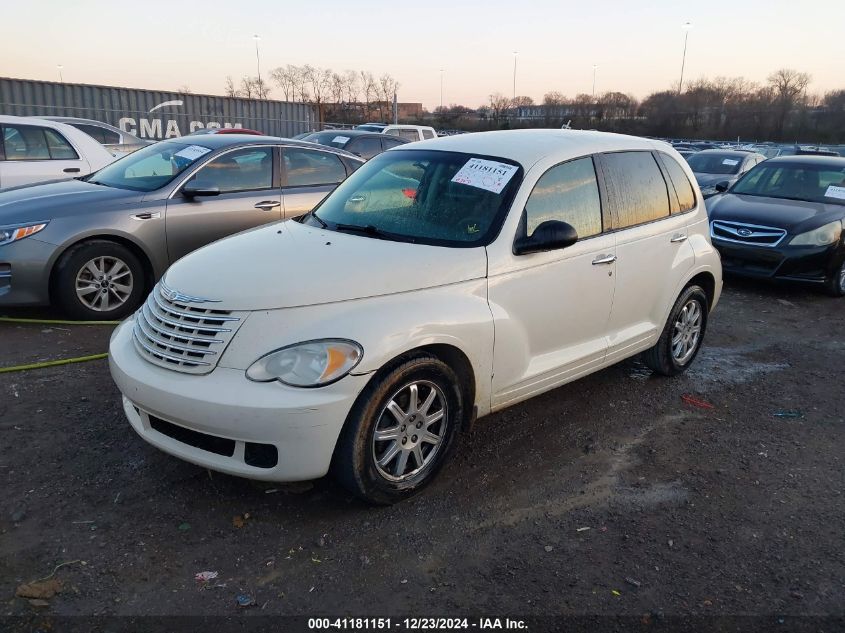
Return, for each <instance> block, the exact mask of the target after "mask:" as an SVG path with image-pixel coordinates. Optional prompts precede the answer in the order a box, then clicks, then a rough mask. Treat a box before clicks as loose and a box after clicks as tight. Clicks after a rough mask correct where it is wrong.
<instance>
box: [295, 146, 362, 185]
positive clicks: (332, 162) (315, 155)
mask: <svg viewBox="0 0 845 633" xmlns="http://www.w3.org/2000/svg"><path fill="white" fill-rule="evenodd" d="M282 152H283V155H284V159H285V174H286V178H287V180H286V183H285V184H286V185H287V186H288V187H307V186H311V185H336V184H337V183H339V182H343V180H345V179H346V169H344V167H343V163H341V162H340V159H339V158H338V157H337V156H335V155H334V154H329V153H328V152H315V151H313V150H308V149H295V148H292V147H286V148H285V149H284V150H282Z"/></svg>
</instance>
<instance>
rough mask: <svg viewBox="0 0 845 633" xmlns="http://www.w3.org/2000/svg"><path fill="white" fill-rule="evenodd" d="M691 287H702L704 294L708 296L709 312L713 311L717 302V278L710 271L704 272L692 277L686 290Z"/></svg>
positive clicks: (685, 285)
mask: <svg viewBox="0 0 845 633" xmlns="http://www.w3.org/2000/svg"><path fill="white" fill-rule="evenodd" d="M691 285H697V286H701V287H702V288H703V289H704V294H706V295H707V310H708V311H710V310H712V309H713V303H714V301H715V300H716V277H714V276H713V273H711V272H710V271H708V270H705V271H702V272H700V273H698V274H696V275H695V276H694V277H692V278H691V279H690V280H689V281H688V282H687V283H686V284H684V288H686V287H687V286H691Z"/></svg>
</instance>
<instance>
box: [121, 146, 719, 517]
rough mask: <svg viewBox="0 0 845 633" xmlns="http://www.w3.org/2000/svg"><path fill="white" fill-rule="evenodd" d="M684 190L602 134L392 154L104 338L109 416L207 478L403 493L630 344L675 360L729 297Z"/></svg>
mask: <svg viewBox="0 0 845 633" xmlns="http://www.w3.org/2000/svg"><path fill="white" fill-rule="evenodd" d="M315 169H319V166H316V167H315ZM314 180H315V181H317V180H319V178H318V177H317V176H315V179H314ZM694 183H695V178H694V177H693V175H692V173H691V172H690V170H689V168H688V167H687V165H686V162H685V161H684V160H683V159H681V158H680V156H679V155H678V154H677V153H676V152H675V151H674V150H673V149H672V148H671V147H670V146H669V145H666V144H664V143H661V142H657V141H650V140H647V139H641V138H635V137H628V136H620V135H614V134H604V133H599V132H578V131H569V130H525V131H503V132H485V133H480V134H466V135H461V136H453V137H449V138H443V139H435V140H431V141H423V142H420V143H414V144H411V145H405V146H401V147H398V148H396V149H392V150H390V151H387V152H385V153H383V154H381V155H379V156H377V157H376V158H374V159H373V160H371V161H370V162H368V163H366V164H365V165H364V166H362V167H361V168H360V169H359V170H358V171H357V172H355V174H353V175H352V176H351V177H350V178H349V179H348V180H346V181H345V182H344V183H343V184H341V185H340V186H339V187H338V188H337V189H336V190H335V191H334V192H333V193H332V194H331V195H329V196H328V198H326V199H325V200H324V201H323V202H322V203H321V204H320V205H319V206H318V207H317V208H316V209H315V210H314V211H312V212H311V213H309V214H307V215H305V216H303V217H301V218H298V219H296V220H292V221H288V222H283V223H279V224H274V225H270V226H265V227H263V228H259V229H255V230H252V231H249V232H246V233H241V234H239V235H236V236H234V237H230V238H227V239H224V240H221V241H219V242H216V243H214V244H211V245H209V246H206V247H204V248H201V249H200V250H198V251H195V252H194V253H192V254H190V255H188V256H187V257H185V258H184V259H181V260H180V261H178V262H177V263H176V264H174V265H173V266H172V267H171V268H170V269H169V270H168V271H167V273H166V275H165V277H164V279H163V280H162V281H161V283H159V284H158V285H157V286H156V288H155V289H154V290H153V292H152V293H151V294H150V296H149V298H148V299H147V301H146V303H145V304H144V305H143V307H142V308H141V309H140V310H138V312H137V313H136V314H135V315H134V316H133V317H132V318H130V319H129V320H127V321H126V322H124V323H123V324H122V325H121V326H120V327H119V328H118V329H117V330H116V331H115V333H114V334H113V336H112V340H111V349H110V352H111V353H110V366H111V372H112V376H113V377H114V380H115V382H116V383H117V385H118V387H119V388H120V391H121V392H122V393H123V404H124V409H125V411H126V415H127V416H128V418H129V421H130V423H131V424H132V427H133V428H134V429H135V430H136V431H137V432H138V433H139V434H140V435H141V436H142V437H143V438H144V439H145V440H147V441H148V442H149V443H151V444H153V445H154V446H157V447H158V448H160V449H161V450H163V451H166V452H168V453H171V454H173V455H175V456H177V457H180V458H182V459H185V460H187V461H190V462H193V463H195V464H199V465H201V466H204V467H207V468H211V469H215V470H219V471H222V472H225V473H230V474H233V475H239V476H242V477H249V478H253V479H263V480H271V481H295V480H304V479H313V478H316V477H321V476H322V475H325V474H326V473H327V472H328V471H329V470H331V471H333V473H334V474H335V475H336V476H337V477H338V478H339V480H340V481H341V482H342V483H343V484H344V485H345V486H346V487H348V488H349V489H350V490H351V491H352V492H354V493H355V494H357V495H359V496H360V497H362V498H364V499H366V500H368V501H371V502H374V503H392V502H395V501H398V500H400V499H403V498H405V497H407V496H409V495H411V494H413V493H414V492H416V491H417V490H419V489H420V488H421V487H423V486H424V485H425V484H427V483H428V482H430V481H431V480H432V478H433V477H434V476H435V474H436V473H437V471H438V470H439V469H440V468H441V467H442V466H443V464H444V462H445V461H446V460H447V458H448V457H449V454H450V453H451V452H452V450H454V448H455V445H456V444H457V442H458V439H459V437H460V434H461V429H462V428H465V427H466V426H468V424H469V423H470V422H471V421H472V420H474V419H475V418H478V417H481V416H484V415H487V414H489V413H491V412H494V411H498V410H500V409H503V408H505V407H508V406H510V405H512V404H516V403H517V402H520V401H522V400H525V399H527V398H530V397H531V396H534V395H537V394H540V393H543V392H545V391H548V390H550V389H554V388H555V387H559V386H560V385H563V384H564V383H567V382H570V381H572V380H575V379H577V378H580V377H581V376H585V375H587V374H590V373H592V372H595V371H598V370H599V369H601V368H603V367H607V366H608V365H611V364H613V363H616V362H618V361H620V360H622V359H624V358H628V357H630V356H633V355H635V354H639V353H642V354H643V357H644V360H645V362H646V363H647V364H648V365H649V367H651V368H652V370H654V371H655V372H657V373H659V374H664V375H669V376H671V375H674V374H678V373H680V372H682V371H684V370H685V369H686V368H687V367H689V366H690V364H691V363H692V362H693V359H694V358H695V356H696V353H697V352H698V350H699V348H700V346H701V343H702V339H703V337H704V333H705V330H706V328H707V319H708V315H709V313H710V311H711V310H712V309H713V307H714V306H715V305H716V303H717V301H718V300H719V295H720V293H721V288H722V274H721V264H720V261H719V256H718V254H717V252H716V251H715V250H714V248H713V246H712V245H711V243H710V238H709V234H708V223H707V214H706V211H705V209H704V204H703V202H702V197H701V194H700V192H699V189H698V187H697V186H696V185H695V184H694Z"/></svg>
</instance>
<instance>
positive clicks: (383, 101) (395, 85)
mask: <svg viewBox="0 0 845 633" xmlns="http://www.w3.org/2000/svg"><path fill="white" fill-rule="evenodd" d="M376 91H377V94H378V101H379V114H380V115H381V120H383V121H387V120H389V119H391V118H392V116H391V111H392V107H393V106H392V104H393V95H395V94H396V93H397V92H398V91H399V82H398V81H396V80H395V79H394V78H393V77H392V76H390V75H389V74H387V73H385V74H383V75H382V76H381V77H379V78H378V85H377V86H376ZM385 111H386V112H387V116H385Z"/></svg>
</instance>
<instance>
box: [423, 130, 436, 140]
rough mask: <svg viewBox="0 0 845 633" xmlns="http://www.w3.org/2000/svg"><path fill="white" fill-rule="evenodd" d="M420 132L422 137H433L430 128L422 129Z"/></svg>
mask: <svg viewBox="0 0 845 633" xmlns="http://www.w3.org/2000/svg"><path fill="white" fill-rule="evenodd" d="M422 134H423V138H425V139H428V138H434V132H432V131H431V130H423V131H422Z"/></svg>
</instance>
